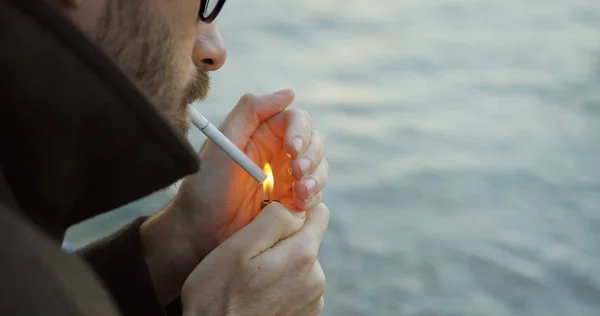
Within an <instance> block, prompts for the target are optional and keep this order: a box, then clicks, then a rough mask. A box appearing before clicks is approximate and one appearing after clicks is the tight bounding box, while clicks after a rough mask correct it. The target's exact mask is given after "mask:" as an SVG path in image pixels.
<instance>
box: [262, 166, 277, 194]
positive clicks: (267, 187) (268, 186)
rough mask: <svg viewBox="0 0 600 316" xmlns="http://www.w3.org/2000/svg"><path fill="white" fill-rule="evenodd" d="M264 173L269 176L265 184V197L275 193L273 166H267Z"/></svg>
mask: <svg viewBox="0 0 600 316" xmlns="http://www.w3.org/2000/svg"><path fill="white" fill-rule="evenodd" d="M263 171H264V172H265V174H266V175H267V179H266V180H265V181H264V182H263V192H264V193H265V195H267V194H269V193H271V192H273V187H274V186H275V178H273V170H271V165H269V163H266V164H265V167H264V168H263Z"/></svg>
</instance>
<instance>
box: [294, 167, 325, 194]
mask: <svg viewBox="0 0 600 316" xmlns="http://www.w3.org/2000/svg"><path fill="white" fill-rule="evenodd" d="M328 178H329V163H328V162H327V160H326V159H323V160H321V163H320V164H319V165H318V166H317V169H316V170H315V171H314V172H313V173H312V174H310V175H308V176H307V177H305V178H304V179H302V180H300V181H296V183H295V184H294V193H296V198H297V199H299V200H308V199H309V198H310V197H311V196H313V195H314V194H315V193H318V192H321V191H322V190H323V188H324V187H325V184H326V183H327V179H328Z"/></svg>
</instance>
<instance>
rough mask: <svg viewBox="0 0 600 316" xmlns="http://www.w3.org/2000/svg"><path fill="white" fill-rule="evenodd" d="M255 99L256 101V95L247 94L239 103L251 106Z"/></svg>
mask: <svg viewBox="0 0 600 316" xmlns="http://www.w3.org/2000/svg"><path fill="white" fill-rule="evenodd" d="M255 99H256V95H254V94H252V93H245V94H244V95H242V97H241V98H240V102H239V103H240V104H241V105H250V104H252V103H254V100H255Z"/></svg>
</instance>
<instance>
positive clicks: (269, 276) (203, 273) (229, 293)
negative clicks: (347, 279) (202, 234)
mask: <svg viewBox="0 0 600 316" xmlns="http://www.w3.org/2000/svg"><path fill="white" fill-rule="evenodd" d="M302 213H304V212H295V213H292V212H289V211H288V210H287V209H286V208H285V207H283V206H282V205H281V204H279V203H273V204H271V205H268V206H267V207H266V208H265V209H264V211H263V212H261V213H260V214H259V215H258V216H257V217H256V218H255V219H254V220H253V221H252V222H251V223H250V224H249V225H247V226H246V227H244V228H243V229H242V230H240V231H238V232H236V233H235V234H234V235H232V236H231V237H230V238H229V239H227V240H226V241H225V242H224V243H223V244H221V245H220V246H219V247H217V248H216V249H215V250H214V251H212V252H211V253H210V254H209V255H208V256H207V257H206V258H205V259H204V260H202V262H200V264H199V265H198V266H197V267H196V268H195V269H194V271H193V272H192V273H191V274H190V276H189V277H188V278H187V280H186V281H185V284H184V285H183V288H182V291H181V302H182V304H183V315H184V316H192V315H208V316H233V315H235V316H250V315H261V316H315V315H318V314H319V313H320V312H321V310H322V309H323V303H324V302H323V294H324V292H325V287H326V279H325V274H324V273H323V269H322V268H321V265H320V264H319V261H318V259H317V257H318V253H319V248H320V245H321V243H322V240H323V236H324V235H325V232H326V230H327V225H328V223H329V216H330V215H329V209H328V208H327V207H326V206H325V205H324V204H322V203H321V204H319V205H317V206H315V207H314V208H312V209H309V210H308V211H306V213H304V214H305V215H304V216H302V215H301V214H302Z"/></svg>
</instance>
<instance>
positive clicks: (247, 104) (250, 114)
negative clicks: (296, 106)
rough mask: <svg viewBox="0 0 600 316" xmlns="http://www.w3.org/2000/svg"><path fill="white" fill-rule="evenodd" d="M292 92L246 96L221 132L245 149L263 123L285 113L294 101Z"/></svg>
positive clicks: (222, 125)
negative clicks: (282, 112) (280, 113)
mask: <svg viewBox="0 0 600 316" xmlns="http://www.w3.org/2000/svg"><path fill="white" fill-rule="evenodd" d="M294 96H295V95H294V92H293V91H292V90H281V91H278V92H275V93H273V94H265V95H254V94H246V95H244V96H243V97H242V98H240V100H239V101H238V103H237V105H236V106H235V107H234V108H233V110H231V112H230V113H229V114H228V115H227V117H226V118H225V120H223V123H222V124H221V125H220V126H219V129H220V130H221V132H222V133H223V134H224V135H225V136H227V138H229V139H230V140H231V141H232V142H233V143H234V144H236V145H237V146H238V147H240V148H241V147H243V146H244V145H245V144H246V143H247V142H248V140H249V139H250V136H252V134H253V133H254V131H255V130H256V128H257V127H258V126H259V125H260V123H261V122H263V121H265V120H267V119H268V118H269V117H271V116H273V115H275V114H277V113H279V112H281V111H283V110H284V109H285V108H287V107H288V106H289V105H290V104H291V103H292V101H293V99H294Z"/></svg>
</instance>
